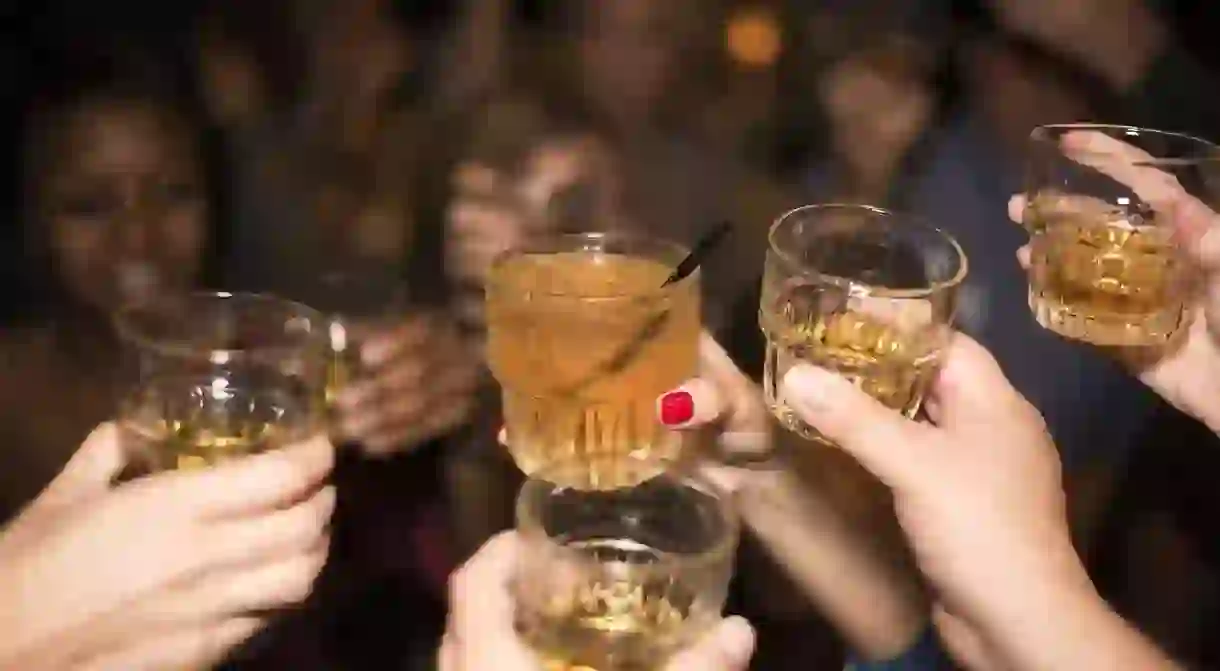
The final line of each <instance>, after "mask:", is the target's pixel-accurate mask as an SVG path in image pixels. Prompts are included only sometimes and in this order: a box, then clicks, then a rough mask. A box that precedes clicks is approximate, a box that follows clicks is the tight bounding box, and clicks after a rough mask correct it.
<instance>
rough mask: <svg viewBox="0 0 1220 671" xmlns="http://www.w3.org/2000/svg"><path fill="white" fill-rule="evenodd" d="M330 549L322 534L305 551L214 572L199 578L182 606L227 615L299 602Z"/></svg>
mask: <svg viewBox="0 0 1220 671" xmlns="http://www.w3.org/2000/svg"><path fill="white" fill-rule="evenodd" d="M329 550H330V539H329V538H325V537H323V538H322V539H320V540H319V541H318V542H317V543H315V544H314V547H312V548H310V549H309V550H308V551H306V552H301V553H297V554H294V555H289V556H286V557H282V558H279V559H276V560H273V561H270V562H265V563H263V564H260V565H256V566H253V567H250V568H244V569H234V570H230V571H220V572H216V573H213V574H212V575H210V576H206V577H203V578H201V579H200V580H199V581H198V582H197V587H196V588H195V589H194V590H193V591H192V592H189V593H187V597H186V599H184V603H182V604H181V605H182V607H184V608H186V609H187V612H188V613H189V612H190V611H195V612H209V613H215V614H217V615H226V614H235V613H252V612H258V611H263V610H272V609H277V608H283V607H285V606H291V605H294V604H298V603H301V602H302V601H304V600H305V598H306V597H308V596H309V594H310V592H312V591H313V585H314V582H315V581H316V580H317V578H318V575H319V574H320V573H321V572H322V568H323V567H324V566H325V565H326V559H327V556H328V554H329Z"/></svg>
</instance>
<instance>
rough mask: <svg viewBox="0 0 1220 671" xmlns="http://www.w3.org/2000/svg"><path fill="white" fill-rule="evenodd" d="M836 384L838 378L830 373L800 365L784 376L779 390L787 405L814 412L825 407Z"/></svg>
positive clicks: (814, 367)
mask: <svg viewBox="0 0 1220 671" xmlns="http://www.w3.org/2000/svg"><path fill="white" fill-rule="evenodd" d="M838 382H839V379H838V377H837V376H836V375H835V374H834V373H831V372H830V371H827V370H825V369H823V368H818V367H817V366H810V365H808V364H801V365H797V366H793V367H792V368H791V369H789V371H788V372H787V373H786V374H784V379H783V381H782V382H781V383H780V390H781V391H782V393H783V398H784V401H785V402H787V403H788V404H790V405H796V406H799V407H801V408H804V409H806V410H812V411H816V410H821V409H823V408H825V407H826V406H827V404H828V403H829V401H830V395H831V394H833V393H834V390H835V388H836V387H837V386H838V384H837V383H838Z"/></svg>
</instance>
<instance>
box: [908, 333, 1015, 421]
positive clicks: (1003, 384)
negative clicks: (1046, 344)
mask: <svg viewBox="0 0 1220 671" xmlns="http://www.w3.org/2000/svg"><path fill="white" fill-rule="evenodd" d="M930 395H931V396H933V397H934V398H935V399H936V404H937V411H938V414H939V415H940V416H939V418H938V423H939V425H940V426H951V425H954V424H957V423H960V422H966V421H978V420H979V418H985V417H992V416H995V414H996V413H1010V412H1011V410H1012V408H1013V406H1014V405H1016V404H1020V403H1023V402H1024V398H1023V397H1022V396H1021V394H1020V392H1018V391H1017V390H1016V389H1015V388H1013V386H1012V383H1010V382H1009V381H1008V378H1007V377H1006V376H1005V375H1004V371H1003V370H1002V369H1001V368H1000V364H999V362H998V361H996V359H995V357H993V356H992V355H991V352H988V351H987V349H986V348H984V347H983V346H982V345H980V344H979V343H978V342H976V341H975V340H973V339H972V338H970V337H969V336H967V335H965V334H962V333H955V334H954V335H953V339H952V340H951V341H950V343H949V346H948V347H947V348H946V349H945V354H944V363H943V364H942V365H941V369H940V371H939V373H937V376H936V379H935V380H934V381H933V382H932V388H931V390H930Z"/></svg>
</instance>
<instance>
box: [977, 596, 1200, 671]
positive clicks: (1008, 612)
mask: <svg viewBox="0 0 1220 671" xmlns="http://www.w3.org/2000/svg"><path fill="white" fill-rule="evenodd" d="M986 620H987V622H989V623H990V624H984V625H983V631H985V632H986V637H987V638H988V640H989V641H991V643H992V644H993V645H994V646H995V648H996V649H997V650H998V651H1000V653H1001V656H1002V657H1004V658H1005V659H1007V660H1008V661H1009V662H1010V664H1011V666H1012V668H1013V669H1017V670H1019V671H1069V670H1075V669H1108V670H1110V671H1125V670H1128V669H1129V670H1130V671H1179V670H1180V669H1181V668H1182V667H1180V666H1179V665H1178V664H1176V663H1175V662H1173V661H1172V660H1171V659H1169V657H1168V656H1166V655H1165V654H1164V653H1163V652H1162V651H1161V650H1159V649H1158V648H1157V647H1156V646H1155V645H1154V644H1153V643H1152V642H1151V641H1149V640H1148V639H1147V638H1145V637H1144V636H1143V635H1142V634H1140V633H1139V632H1138V631H1137V630H1136V629H1135V628H1134V627H1132V626H1131V625H1129V624H1128V623H1127V622H1126V621H1124V620H1123V619H1122V618H1121V617H1120V616H1119V615H1118V614H1117V613H1115V612H1114V611H1113V610H1111V609H1110V608H1109V606H1108V605H1107V604H1106V602H1105V601H1104V600H1103V599H1102V598H1101V597H1100V596H1099V595H1098V594H1097V593H1096V592H1095V591H1093V590H1092V589H1091V588H1089V589H1084V588H1063V587H1058V586H1054V587H1052V586H1047V587H1045V588H1044V587H1039V586H1035V587H1033V588H1032V589H1025V590H1022V592H1021V594H1020V595H1019V596H1018V597H1017V598H1016V599H1013V600H1011V601H1010V602H1009V603H1006V604H1001V603H999V601H998V600H997V604H996V608H995V609H994V610H993V611H992V612H991V613H990V614H989V615H988V617H987V618H986Z"/></svg>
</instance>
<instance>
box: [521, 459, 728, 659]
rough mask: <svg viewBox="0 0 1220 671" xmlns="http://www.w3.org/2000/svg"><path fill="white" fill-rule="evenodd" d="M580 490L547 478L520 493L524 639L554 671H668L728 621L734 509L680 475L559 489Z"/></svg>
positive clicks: (555, 476) (564, 478)
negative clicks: (599, 487)
mask: <svg viewBox="0 0 1220 671" xmlns="http://www.w3.org/2000/svg"><path fill="white" fill-rule="evenodd" d="M558 468H560V469H572V468H576V469H580V468H582V465H581V464H579V463H569V464H566V465H561V466H559V467H558ZM662 468H663V466H659V465H646V466H642V467H641V475H644V474H651V473H655V472H657V471H658V470H661V469H662ZM641 479H642V478H641ZM578 480H579V476H578V475H571V474H567V473H563V472H554V471H548V470H542V471H539V472H538V473H537V477H535V478H533V479H530V480H528V481H527V482H526V483H525V485H524V486H523V487H522V489H521V493H520V495H519V497H518V500H517V530H518V535H519V537H520V539H521V548H520V555H519V561H518V565H517V574H516V583H515V588H516V593H517V605H516V622H517V630H518V632H519V633H520V635H521V637H522V639H523V640H524V641H525V642H526V644H527V645H528V646H529V647H531V648H532V649H533V650H534V651H535V652H536V653H537V655H538V656H539V657H540V658H541V659H542V660H543V668H545V669H548V670H549V671H568V670H577V669H586V670H596V671H646V670H648V669H656V668H661V667H663V666H664V665H665V663H666V661H668V660H669V659H670V658H671V657H672V656H674V655H675V654H677V653H679V652H680V651H682V650H684V649H686V648H688V647H689V646H691V645H692V644H693V643H694V642H695V641H697V640H698V639H700V638H702V637H703V636H704V635H705V634H708V633H709V632H710V631H711V630H712V629H713V628H714V627H715V626H716V625H717V624H718V623H719V622H720V618H721V610H722V609H723V607H724V602H725V598H726V596H727V593H728V584H729V578H730V576H731V574H732V570H733V559H734V556H735V554H736V548H737V537H738V520H737V517H736V514H735V513H734V511H733V508H732V505H731V502H730V501H729V500H728V498H727V496H726V495H724V494H723V493H721V491H720V490H718V489H717V488H716V487H714V486H713V485H711V484H710V483H708V482H706V481H704V480H701V479H699V478H697V477H693V476H685V475H679V474H676V473H662V474H660V475H657V476H655V477H653V478H651V479H649V480H647V481H646V482H643V483H642V484H639V485H636V486H632V487H627V488H622V489H613V490H588V489H576V488H571V487H567V486H563V485H556V484H552V483H553V482H571V481H578Z"/></svg>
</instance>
